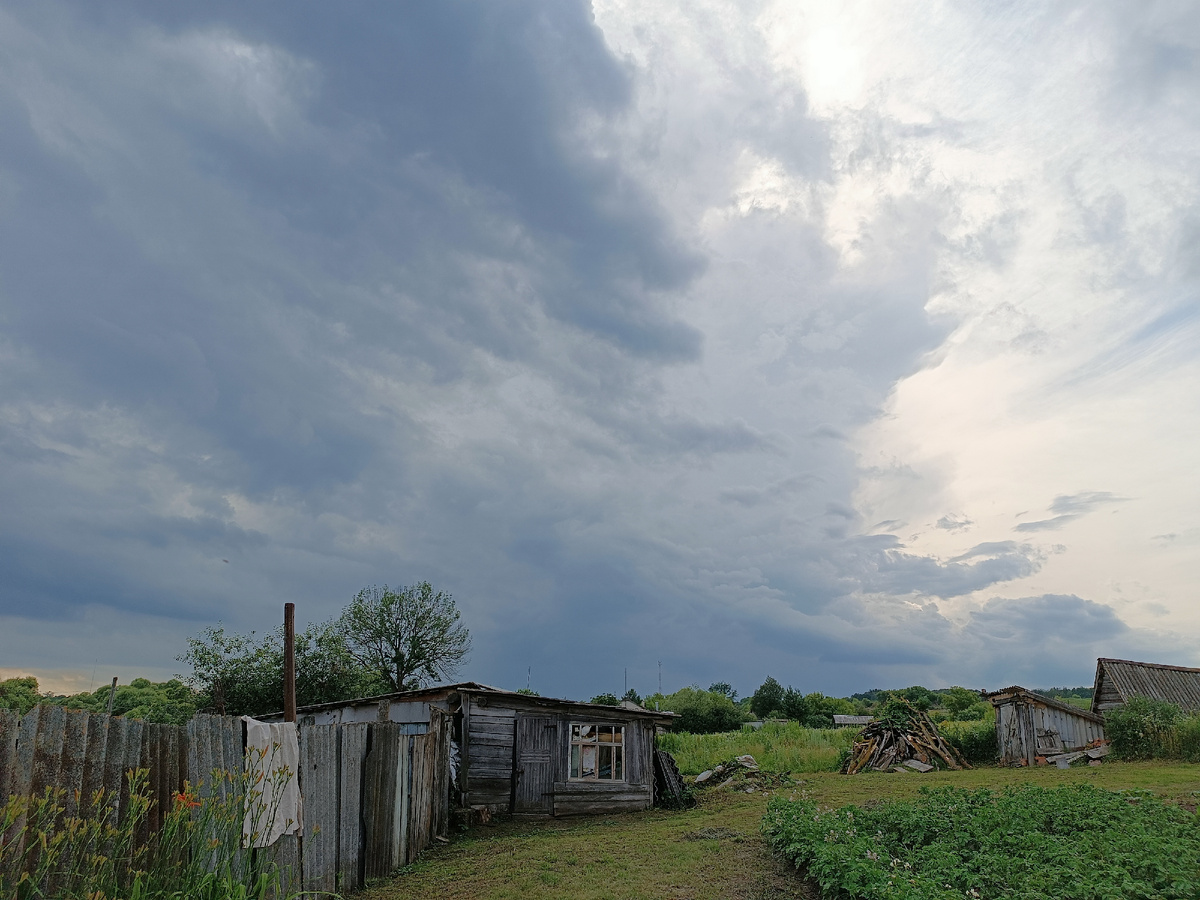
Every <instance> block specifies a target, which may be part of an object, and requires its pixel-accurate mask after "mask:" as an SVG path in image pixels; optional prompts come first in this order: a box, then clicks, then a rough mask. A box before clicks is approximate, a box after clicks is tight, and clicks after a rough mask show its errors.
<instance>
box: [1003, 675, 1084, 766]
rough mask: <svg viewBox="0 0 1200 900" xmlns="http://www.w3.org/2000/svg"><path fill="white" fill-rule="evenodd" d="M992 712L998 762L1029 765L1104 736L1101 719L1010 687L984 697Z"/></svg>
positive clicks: (1080, 748) (1079, 748)
mask: <svg viewBox="0 0 1200 900" xmlns="http://www.w3.org/2000/svg"><path fill="white" fill-rule="evenodd" d="M984 696H985V697H986V698H987V699H988V700H990V701H991V702H992V706H993V707H995V709H996V745H997V747H998V748H999V751H1000V761H1001V762H1002V763H1005V764H1008V765H1014V764H1016V765H1019V764H1021V763H1022V762H1024V763H1025V764H1027V765H1030V766H1032V765H1033V764H1034V761H1035V759H1036V757H1038V756H1050V755H1054V754H1059V753H1071V752H1073V751H1076V750H1082V749H1083V748H1084V747H1086V746H1087V745H1088V744H1090V743H1092V742H1093V741H1096V740H1099V739H1100V738H1103V737H1104V717H1103V716H1101V715H1099V714H1097V713H1094V712H1089V711H1088V710H1086V709H1078V708H1077V707H1074V706H1071V705H1069V704H1067V703H1063V702H1062V701H1061V700H1055V699H1054V698H1052V697H1045V696H1043V695H1041V694H1037V693H1034V692H1033V691H1029V690H1026V689H1025V688H1023V687H1018V686H1017V685H1013V686H1012V687H1006V688H1003V689H1002V690H999V691H993V692H992V693H990V694H985V695H984Z"/></svg>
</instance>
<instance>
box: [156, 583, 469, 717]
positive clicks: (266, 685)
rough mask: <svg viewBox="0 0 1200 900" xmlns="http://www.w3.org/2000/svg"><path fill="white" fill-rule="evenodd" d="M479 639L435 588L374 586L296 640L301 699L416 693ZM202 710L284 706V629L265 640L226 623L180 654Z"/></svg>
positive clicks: (450, 669)
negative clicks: (474, 638) (237, 631)
mask: <svg viewBox="0 0 1200 900" xmlns="http://www.w3.org/2000/svg"><path fill="white" fill-rule="evenodd" d="M470 644H471V639H470V634H469V633H468V632H467V629H466V626H464V625H463V624H462V623H461V622H460V621H459V613H458V609H457V608H456V607H455V605H454V600H453V599H452V598H451V596H450V595H449V594H447V593H444V592H442V591H435V590H434V589H433V587H432V586H431V585H430V584H429V583H428V582H421V583H419V584H415V585H412V586H411V587H404V588H400V589H399V590H392V589H391V588H388V587H387V586H386V585H385V586H384V587H382V588H375V587H372V588H367V589H365V590H363V591H360V592H359V593H358V596H356V597H355V598H354V599H353V600H352V601H351V602H350V603H349V604H348V605H347V606H346V608H345V609H344V610H343V611H342V614H341V615H340V616H338V617H337V618H336V619H333V620H331V621H329V622H323V623H320V624H314V625H310V626H308V628H306V629H305V630H304V631H303V632H299V633H297V634H296V703H297V705H299V706H309V705H311V704H314V703H328V702H332V701H336V700H349V699H352V698H354V697H369V696H371V695H373V694H383V693H390V692H392V691H400V690H409V689H412V688H415V687H419V686H420V685H422V684H424V683H427V682H429V681H438V680H441V679H443V678H446V677H448V676H450V675H452V674H453V673H454V672H455V671H456V670H457V668H458V666H459V665H460V664H461V663H462V661H463V660H464V659H465V658H466V655H467V652H468V651H469V649H470ZM178 659H179V660H180V662H184V663H187V664H188V666H189V667H190V668H191V674H190V675H188V676H187V681H188V682H189V683H190V684H191V685H192V687H193V688H195V689H196V690H197V691H198V692H199V694H200V700H199V705H200V708H202V709H210V710H213V711H216V712H221V713H225V714H227V715H261V714H263V713H269V712H276V711H278V710H280V709H282V708H283V628H282V627H279V628H276V629H273V630H271V631H268V632H266V633H265V634H263V635H261V636H259V635H257V634H256V633H255V632H250V634H235V633H232V632H228V631H226V630H225V628H224V627H223V626H222V625H215V626H211V627H209V628H206V629H204V630H203V631H202V632H201V633H200V634H199V635H197V636H196V637H194V638H190V639H189V640H188V648H187V650H186V651H184V652H183V653H182V654H180V655H179V657H178Z"/></svg>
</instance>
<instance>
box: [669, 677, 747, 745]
mask: <svg viewBox="0 0 1200 900" xmlns="http://www.w3.org/2000/svg"><path fill="white" fill-rule="evenodd" d="M656 704H657V705H656ZM646 708H647V709H660V710H663V711H664V712H673V713H676V714H678V716H679V719H677V720H676V721H675V723H674V724H673V726H672V728H673V730H675V731H687V732H691V733H692V734H715V733H716V732H720V731H734V730H736V729H739V728H741V727H742V723H743V722H745V721H746V716H745V714H744V713H743V712H742V710H741V709H740V708H739V707H738V706H737V704H735V703H734V702H733V701H732V700H730V699H729V697H727V696H726V695H725V694H719V693H716V692H715V691H702V690H701V689H700V688H699V687H697V686H695V685H692V686H691V687H685V688H682V689H681V690H678V691H676V692H675V693H673V694H668V695H666V696H663V695H662V694H651V695H650V696H649V697H647V698H646Z"/></svg>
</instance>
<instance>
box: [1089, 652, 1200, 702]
mask: <svg viewBox="0 0 1200 900" xmlns="http://www.w3.org/2000/svg"><path fill="white" fill-rule="evenodd" d="M1105 681H1106V682H1107V683H1108V685H1111V687H1112V689H1113V690H1114V691H1115V692H1116V695H1117V696H1118V697H1119V698H1120V700H1121V702H1122V703H1128V702H1129V701H1130V700H1131V699H1133V698H1134V697H1147V698H1149V699H1151V700H1165V701H1167V702H1168V703H1174V704H1175V705H1176V706H1178V707H1179V708H1180V709H1183V710H1189V711H1192V710H1200V669H1191V668H1188V667H1186V666H1168V665H1163V664H1162V663H1145V662H1134V661H1133V660H1130V659H1107V658H1104V657H1101V658H1100V659H1098V660H1096V683H1095V686H1094V688H1093V690H1092V709H1093V710H1096V709H1098V708H1099V707H1098V704H1099V703H1100V702H1101V693H1102V690H1101V689H1102V688H1103V687H1105V685H1103V684H1102V682H1105Z"/></svg>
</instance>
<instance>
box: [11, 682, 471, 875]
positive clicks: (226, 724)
mask: <svg viewBox="0 0 1200 900" xmlns="http://www.w3.org/2000/svg"><path fill="white" fill-rule="evenodd" d="M430 715H431V719H430V723H429V729H428V731H427V732H426V733H425V734H420V735H413V734H404V733H401V728H400V726H397V725H394V724H392V723H386V722H381V723H369V724H368V723H363V724H347V725H309V726H301V727H300V729H299V735H300V772H299V778H300V791H301V794H302V795H303V797H304V813H303V820H304V832H303V834H302V835H300V836H285V837H283V838H281V839H280V840H279V841H278V842H277V843H276V844H275V845H273V846H272V847H270V848H267V849H266V850H265V851H260V852H266V853H268V854H269V855H270V856H271V857H272V858H273V859H274V860H275V861H276V862H278V863H279V864H280V866H282V867H286V868H288V869H289V870H290V872H291V874H292V877H293V878H299V879H300V881H301V883H302V885H303V888H304V889H305V890H312V891H341V892H345V891H350V890H354V889H356V888H360V887H362V886H363V884H364V882H365V879H368V878H375V877H380V876H384V875H387V874H389V873H391V872H392V871H394V870H395V869H396V868H398V867H399V866H402V865H405V864H406V863H408V862H411V861H412V860H413V859H415V858H416V856H417V854H418V853H420V851H421V850H423V849H424V848H426V847H428V846H429V845H430V844H431V843H433V841H434V838H435V837H438V836H444V835H445V834H446V832H447V828H448V824H449V797H450V785H449V759H450V734H451V722H450V717H449V716H448V715H446V714H445V713H443V712H441V711H440V710H437V709H433V710H431V711H430ZM244 743H245V737H244V724H243V723H242V721H241V720H240V719H236V718H230V717H220V716H196V717H195V718H194V719H192V720H191V721H190V722H188V724H187V725H184V726H175V725H154V724H150V723H147V722H140V721H137V720H134V719H124V718H120V717H116V718H109V717H108V716H103V715H96V714H92V713H87V712H80V711H73V710H66V709H63V708H61V707H57V706H39V707H36V708H35V709H33V710H31V711H30V712H29V713H27V714H26V715H25V716H24V717H23V718H22V717H18V716H17V714H16V713H15V712H14V711H12V710H3V709H0V798H4V797H8V796H11V795H14V794H15V795H19V796H26V797H35V796H41V795H42V794H43V793H44V792H45V791H46V789H47V788H63V789H65V790H66V802H67V812H68V814H69V815H71V814H74V813H76V812H88V811H87V810H80V809H79V808H78V804H79V803H81V802H82V803H85V804H86V803H87V802H88V799H89V798H90V797H91V796H92V795H93V794H94V792H95V791H96V790H97V789H99V788H104V789H105V797H106V798H108V799H107V801H106V802H107V803H108V805H109V807H110V810H111V812H110V814H111V815H113V816H115V817H118V818H119V817H120V815H121V814H122V811H123V809H124V808H125V805H126V804H127V803H128V801H129V789H128V782H127V780H126V778H125V773H126V772H127V771H128V770H130V769H134V768H143V769H146V770H148V772H149V786H150V792H151V797H152V799H153V801H154V805H153V807H152V808H151V812H150V816H149V818H148V821H147V824H146V828H145V830H146V831H147V832H150V831H154V830H157V829H158V828H159V827H160V826H161V824H162V818H163V813H164V811H165V810H167V809H168V808H169V805H170V802H171V798H172V796H173V795H174V794H175V792H177V791H182V790H183V788H184V782H185V781H187V782H190V783H191V784H192V785H196V784H200V783H203V784H204V787H202V789H201V794H202V795H203V794H205V793H206V792H207V791H208V790H209V788H208V783H209V782H210V781H213V783H216V782H215V781H214V780H213V779H211V775H212V773H213V771H214V770H223V771H226V772H236V771H239V770H240V769H241V767H242V765H243V748H244ZM142 837H145V835H143V836H142Z"/></svg>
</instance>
